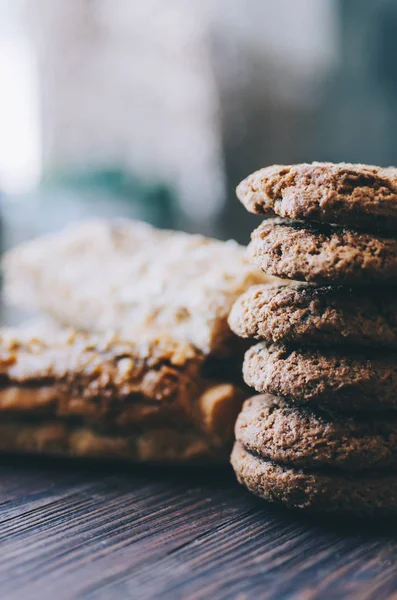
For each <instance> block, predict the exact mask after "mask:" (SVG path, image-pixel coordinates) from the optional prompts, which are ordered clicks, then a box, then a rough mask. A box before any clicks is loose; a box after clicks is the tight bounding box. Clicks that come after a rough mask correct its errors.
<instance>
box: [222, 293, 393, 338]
mask: <svg viewBox="0 0 397 600" xmlns="http://www.w3.org/2000/svg"><path fill="white" fill-rule="evenodd" d="M229 325H230V328H231V329H232V331H234V333H236V334H237V335H238V336H240V337H242V338H255V339H258V340H266V341H268V342H285V343H298V344H301V345H311V344H316V345H319V346H324V345H326V346H327V345H341V344H351V345H354V344H356V345H359V346H372V347H375V346H378V347H380V348H382V347H383V348H393V349H397V288H396V287H387V286H382V287H381V288H379V287H373V286H372V287H365V288H362V287H347V286H326V285H324V286H314V285H310V284H305V283H301V284H299V283H296V284H289V285H288V284H287V285H275V286H268V285H257V286H253V287H251V288H249V289H248V290H247V291H246V292H245V293H244V294H243V295H242V296H240V298H239V299H238V300H237V301H236V302H235V304H234V306H233V307H232V310H231V312H230V315H229Z"/></svg>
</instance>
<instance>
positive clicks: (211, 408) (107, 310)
mask: <svg viewBox="0 0 397 600" xmlns="http://www.w3.org/2000/svg"><path fill="white" fill-rule="evenodd" d="M3 270H4V275H5V296H6V299H7V301H8V303H9V304H11V305H13V306H18V307H20V308H22V309H25V310H26V311H28V312H34V311H36V312H38V313H40V314H44V315H50V316H51V317H52V318H53V319H54V321H55V326H54V330H52V329H51V328H50V329H48V328H46V329H45V330H43V328H42V326H41V325H40V326H39V327H37V328H36V329H35V327H34V326H32V325H30V326H29V330H28V332H27V331H26V329H24V328H23V329H15V330H13V331H4V330H3V332H2V333H1V334H0V377H1V381H2V385H1V389H0V434H1V435H0V450H1V451H13V452H36V453H37V452H39V453H46V454H60V455H67V456H69V455H73V456H91V457H97V458H98V457H100V458H102V459H115V458H117V459H124V460H130V461H134V462H156V463H193V462H195V463H197V462H200V463H208V462H210V463H219V462H223V463H225V464H227V462H228V460H229V455H230V450H231V446H232V444H233V437H234V436H233V427H234V423H235V420H236V416H237V414H238V412H239V411H240V409H241V405H242V402H243V399H244V398H246V397H247V395H248V394H247V391H246V390H245V389H244V386H243V382H242V378H241V373H240V372H239V371H240V369H238V368H237V364H238V363H241V360H242V356H243V348H242V340H240V339H239V338H238V337H236V336H235V335H234V334H233V333H232V332H231V330H230V329H229V327H228V324H227V316H228V313H229V311H230V308H231V305H232V304H233V302H234V301H235V299H236V298H237V297H238V296H239V295H240V294H241V293H242V292H243V291H245V290H246V289H247V288H249V287H250V286H251V285H252V284H255V283H259V282H265V281H266V276H265V275H263V274H261V273H260V272H259V271H257V270H256V269H255V268H253V267H252V266H250V265H249V264H248V263H247V261H246V259H245V257H244V248H242V247H241V246H239V245H238V244H237V243H236V242H232V241H231V242H220V241H218V240H213V239H209V238H205V237H203V236H198V235H188V234H185V233H180V232H171V231H159V230H157V229H154V228H153V227H151V226H149V225H147V224H145V223H139V222H133V221H128V220H120V221H115V222H106V221H93V222H88V223H82V224H77V225H74V226H71V227H69V228H67V229H65V230H64V231H63V232H60V233H57V234H53V235H49V236H44V237H42V238H39V239H36V240H32V241H30V242H27V243H25V244H23V245H21V246H19V247H17V248H15V249H13V250H11V251H10V252H9V253H8V254H7V255H6V256H5V259H4V261H3ZM61 326H64V327H66V329H65V330H64V331H63V330H62V329H61Z"/></svg>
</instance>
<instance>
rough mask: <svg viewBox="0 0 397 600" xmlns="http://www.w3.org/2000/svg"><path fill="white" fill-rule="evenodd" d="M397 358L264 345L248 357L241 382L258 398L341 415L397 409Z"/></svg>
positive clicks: (252, 351) (248, 354) (256, 348)
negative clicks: (264, 395)
mask: <svg viewBox="0 0 397 600" xmlns="http://www.w3.org/2000/svg"><path fill="white" fill-rule="evenodd" d="M396 358H397V356H396V354H390V353H388V354H379V353H377V354H375V353H374V352H369V351H368V352H367V353H366V354H362V353H359V352H357V351H356V352H355V353H351V354H344V353H343V352H338V351H337V350H335V349H328V348H323V349H321V350H317V349H316V348H313V349H309V348H291V347H287V346H285V345H284V344H268V345H267V344H266V342H260V343H259V344H256V345H255V346H252V347H251V348H250V349H249V350H247V352H246V353H245V358H244V364H243V377H244V381H245V382H246V384H247V385H249V386H251V387H253V388H255V390H256V391H257V392H267V393H270V394H274V395H275V396H282V397H283V398H285V399H286V400H289V401H290V402H293V403H295V404H303V405H305V404H307V405H311V406H322V405H323V406H326V407H329V408H331V409H337V410H340V411H350V410H351V411H356V410H382V409H383V410H385V409H389V408H394V409H395V408H396V407H397V360H396Z"/></svg>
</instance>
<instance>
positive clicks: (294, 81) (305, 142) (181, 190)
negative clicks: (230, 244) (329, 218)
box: [0, 0, 397, 249]
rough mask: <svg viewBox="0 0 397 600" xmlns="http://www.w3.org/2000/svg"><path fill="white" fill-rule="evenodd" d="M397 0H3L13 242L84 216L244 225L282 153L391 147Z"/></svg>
mask: <svg viewBox="0 0 397 600" xmlns="http://www.w3.org/2000/svg"><path fill="white" fill-rule="evenodd" d="M396 58H397V2H395V1H394V0H377V2H374V1H373V0H213V1H210V0H200V1H199V0H189V1H186V0H145V2H140V1H138V0H117V2H114V0H35V1H34V2H31V1H29V0H27V1H25V2H23V1H21V0H8V1H7V0H0V86H1V94H0V199H1V213H0V214H1V227H2V235H1V243H2V246H3V249H4V248H5V247H7V246H9V245H14V244H16V243H17V242H19V241H20V240H22V239H27V238H31V237H33V236H35V235H37V234H40V233H43V232H47V231H52V230H56V229H59V228H61V227H63V226H64V225H65V224H67V223H69V222H71V221H74V220H77V219H81V218H86V217H88V216H105V217H111V216H120V215H121V216H131V217H133V218H140V219H144V220H147V221H149V222H152V223H154V224H155V225H158V226H160V227H171V228H176V229H184V230H187V231H193V232H201V233H205V234H209V235H214V236H216V237H220V238H229V237H234V238H236V239H237V240H239V241H240V242H243V243H245V242H246V241H247V240H248V236H249V232H250V230H252V229H253V227H254V226H255V224H257V219H255V217H253V216H250V215H248V214H247V213H246V212H245V211H244V209H243V208H242V207H241V206H240V205H239V203H238V201H237V200H236V199H235V193H234V188H235V186H236V184H237V183H238V182H239V181H240V180H241V179H242V178H243V177H244V176H246V175H247V174H248V173H250V172H251V171H253V170H254V169H257V168H259V167H261V166H264V165H267V164H272V163H291V162H301V161H312V160H331V161H352V162H358V161H359V162H367V163H372V164H381V165H388V164H397V102H396V95H397V66H396Z"/></svg>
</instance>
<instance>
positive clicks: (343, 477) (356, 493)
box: [231, 442, 397, 517]
mask: <svg viewBox="0 0 397 600" xmlns="http://www.w3.org/2000/svg"><path fill="white" fill-rule="evenodd" d="M231 463H232V466H233V468H234V470H235V473H236V475H237V479H238V481H239V483H241V484H242V485H244V486H245V487H246V488H248V490H249V491H250V492H252V493H253V494H255V495H256V496H259V497H261V498H263V499H264V500H267V501H269V502H276V503H280V504H284V505H285V506H287V507H288V508H299V509H302V510H310V511H312V512H326V513H335V514H346V515H352V516H360V517H364V516H372V517H375V516H376V517H380V516H392V515H396V514H397V477H396V475H395V474H387V473H384V472H378V471H365V472H363V473H355V474H352V473H344V472H340V471H337V470H336V469H335V470H333V469H324V470H323V471H321V470H318V471H312V472H310V471H303V470H300V469H293V468H291V467H286V466H282V465H278V464H277V463H275V462H272V461H270V460H264V459H262V458H260V457H258V456H255V455H253V454H251V453H250V452H248V451H247V450H245V448H244V447H243V446H242V445H241V444H240V443H239V442H236V443H235V445H234V448H233V452H232V455H231Z"/></svg>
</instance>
